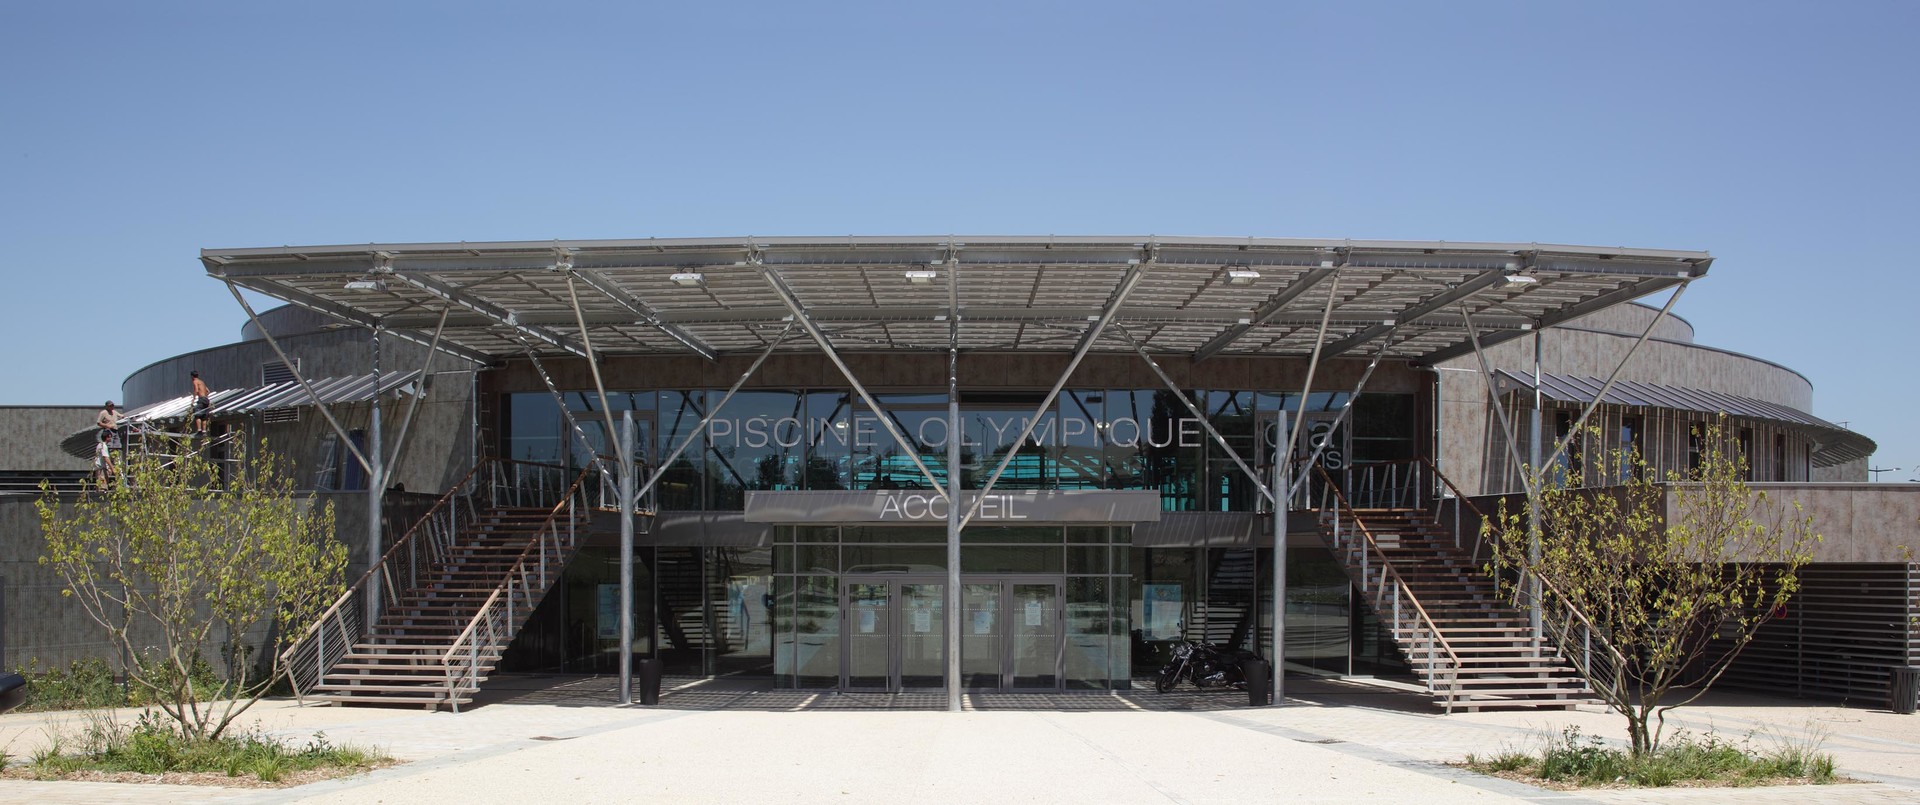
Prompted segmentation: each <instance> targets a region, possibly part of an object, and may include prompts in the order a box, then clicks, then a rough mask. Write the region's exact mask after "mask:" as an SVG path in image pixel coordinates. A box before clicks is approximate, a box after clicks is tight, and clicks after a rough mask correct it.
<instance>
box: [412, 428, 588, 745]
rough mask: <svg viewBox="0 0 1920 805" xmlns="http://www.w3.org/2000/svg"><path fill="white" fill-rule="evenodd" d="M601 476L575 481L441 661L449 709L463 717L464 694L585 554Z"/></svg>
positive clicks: (583, 476) (583, 474)
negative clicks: (594, 484) (592, 482)
mask: <svg viewBox="0 0 1920 805" xmlns="http://www.w3.org/2000/svg"><path fill="white" fill-rule="evenodd" d="M595 472H596V471H595V470H594V468H593V467H591V466H589V467H587V468H584V469H581V470H580V471H579V472H578V473H577V474H576V475H575V476H574V479H573V484H572V485H571V486H568V487H567V489H566V492H565V494H564V495H563V496H561V498H560V499H559V501H558V502H556V503H554V504H553V506H552V508H550V509H548V510H547V517H546V519H545V520H543V521H541V523H540V528H539V530H537V531H536V532H534V537H533V540H532V542H530V543H529V544H528V545H527V547H526V549H525V550H523V551H521V552H520V556H519V557H518V558H517V559H515V560H514V563H513V566H512V567H510V568H508V569H507V573H506V577H505V578H504V579H502V580H501V581H500V584H499V586H497V587H496V588H494V591H493V594H491V595H489V596H487V600H486V602H485V603H482V604H481V605H480V609H479V611H478V612H475V613H474V615H473V618H472V620H469V621H468V622H467V627H466V628H465V629H463V630H461V632H460V636H459V637H456V638H454V639H453V643H452V644H451V645H450V646H448V647H447V650H446V653H444V654H442V655H440V664H441V667H443V668H444V669H445V671H446V691H447V704H448V705H449V706H451V707H452V708H453V711H454V712H456V713H458V712H460V704H459V699H458V695H459V693H460V692H461V691H463V690H474V689H477V688H478V687H479V686H480V666H481V664H482V662H481V661H482V658H483V657H490V656H491V655H492V653H493V652H494V651H496V650H498V649H501V648H504V647H505V645H506V643H507V642H508V641H509V640H511V639H512V638H513V634H514V627H516V626H517V625H518V624H519V622H520V620H521V619H523V618H525V617H526V616H528V615H531V614H533V610H534V608H535V607H537V606H539V605H540V600H541V599H542V598H545V597H546V594H547V590H548V588H550V587H551V586H552V584H553V582H555V581H557V580H558V579H559V578H560V573H561V572H562V571H563V570H565V569H566V565H567V561H568V560H569V559H571V558H573V554H574V551H575V550H576V549H577V548H579V546H580V539H581V537H582V536H584V535H583V534H582V533H581V529H579V528H578V527H577V526H579V524H580V518H581V517H582V516H590V512H591V511H592V509H591V507H590V505H589V503H590V501H589V500H588V494H589V490H588V487H587V479H588V478H589V477H590V476H592V475H594V474H595ZM562 515H564V517H562Z"/></svg>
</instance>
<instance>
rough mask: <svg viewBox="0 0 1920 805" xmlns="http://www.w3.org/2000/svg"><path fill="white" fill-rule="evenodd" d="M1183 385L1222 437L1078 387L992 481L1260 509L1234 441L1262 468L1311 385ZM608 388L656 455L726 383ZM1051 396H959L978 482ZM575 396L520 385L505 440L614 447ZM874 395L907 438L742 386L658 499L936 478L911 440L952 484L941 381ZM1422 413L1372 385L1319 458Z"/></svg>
mask: <svg viewBox="0 0 1920 805" xmlns="http://www.w3.org/2000/svg"><path fill="white" fill-rule="evenodd" d="M1187 394H1188V396H1189V399H1190V401H1191V402H1193V404H1194V405H1195V407H1197V408H1199V409H1200V410H1201V411H1202V412H1203V413H1204V415H1205V416H1206V418H1207V421H1208V422H1209V423H1211V424H1212V425H1213V427H1214V428H1215V429H1216V430H1218V431H1219V432H1220V434H1221V436H1222V437H1224V438H1225V440H1226V442H1227V447H1226V448H1225V449H1223V448H1222V447H1221V446H1220V445H1219V444H1218V443H1216V442H1214V440H1213V439H1212V438H1211V437H1210V436H1209V435H1208V434H1207V433H1206V429H1205V427H1204V426H1203V425H1202V424H1201V423H1200V422H1199V421H1197V420H1195V419H1194V418H1193V414H1192V412H1191V411H1189V410H1188V409H1187V407H1186V406H1185V405H1184V404H1182V402H1181V400H1180V398H1179V397H1176V396H1175V395H1173V394H1172V393H1171V392H1168V391H1165V390H1160V391H1152V390H1128V389H1117V390H1116V389H1107V390H1086V389H1079V390H1067V391H1064V392H1063V393H1062V394H1061V395H1060V397H1059V399H1058V400H1057V405H1056V406H1055V408H1054V409H1053V410H1051V411H1049V412H1047V413H1046V414H1044V415H1043V416H1042V417H1041V419H1040V422H1039V423H1038V424H1036V425H1035V426H1034V429H1033V433H1032V434H1031V435H1030V436H1029V437H1028V438H1027V440H1026V442H1025V443H1024V444H1023V445H1019V446H1018V450H1017V451H1016V452H1015V453H1014V459H1013V461H1012V462H1011V463H1010V464H1009V465H1008V467H1007V470H1006V471H1005V473H1003V474H1002V476H1001V478H1000V480H999V481H998V483H997V484H996V488H999V489H1005V490H1020V489H1125V490H1147V491H1153V492H1157V493H1158V494H1159V495H1160V501H1161V508H1162V510H1164V511H1170V512H1172V511H1257V510H1260V509H1261V508H1262V505H1261V502H1260V501H1259V500H1258V499H1257V498H1258V493H1257V492H1256V491H1255V485H1254V484H1253V483H1252V482H1250V481H1249V480H1248V479H1247V478H1246V476H1245V474H1244V473H1243V472H1241V470H1240V468H1239V467H1238V466H1237V465H1236V464H1235V462H1234V461H1233V456H1236V455H1237V456H1238V457H1239V458H1240V459H1241V460H1243V461H1245V462H1246V463H1247V464H1248V466H1251V467H1263V466H1264V465H1265V464H1266V462H1265V461H1264V460H1262V455H1263V454H1264V453H1265V452H1267V451H1264V450H1259V449H1256V448H1257V445H1259V444H1262V440H1264V443H1265V444H1267V445H1269V446H1271V444H1272V442H1273V440H1274V437H1275V436H1276V435H1277V432H1278V426H1277V422H1278V420H1279V419H1280V418H1282V417H1289V416H1291V415H1292V414H1293V413H1294V412H1296V411H1297V410H1298V408H1299V406H1300V403H1301V398H1300V395H1298V394H1293V393H1275V392H1250V391H1218V390H1214V391H1193V392H1188V393H1187ZM608 396H609V400H608V403H609V405H610V406H611V407H612V408H613V409H614V411H615V413H616V414H618V412H619V411H621V410H624V409H632V410H633V411H634V412H635V421H636V424H637V425H638V427H639V429H640V436H641V437H642V444H641V449H640V453H641V456H642V458H643V460H644V461H646V462H648V463H647V466H648V467H649V468H650V467H652V466H653V465H652V462H653V461H657V460H659V459H663V458H664V457H665V456H666V454H668V453H670V452H671V451H672V450H673V448H674V447H675V446H677V445H678V444H679V443H680V441H681V440H683V439H685V438H687V437H688V436H689V435H690V434H695V429H696V426H697V425H698V424H699V423H700V421H701V419H702V417H703V416H704V415H705V413H706V412H707V410H708V408H709V406H710V405H711V404H712V403H715V402H718V401H719V397H720V392H717V391H707V390H669V391H658V392H653V391H647V392H610V393H609V395H608ZM1040 397H1041V395H1039V394H1038V393H1033V392H1017V393H1007V392H994V393H973V394H969V395H967V397H966V398H965V399H963V401H962V407H961V419H962V429H961V430H962V433H961V436H962V439H963V442H962V444H961V462H962V468H961V469H962V472H963V473H964V475H963V477H962V478H961V483H962V485H963V486H965V487H968V488H977V487H978V486H979V485H980V484H982V483H984V482H985V478H986V477H987V475H988V474H989V473H991V472H992V471H993V468H994V467H996V466H997V465H998V463H999V461H1000V460H1001V458H1003V457H1004V456H1006V455H1007V453H1008V452H1009V451H1013V450H1015V447H1016V445H1014V444H1013V441H1014V439H1015V438H1016V437H1017V436H1019V434H1020V431H1021V430H1022V429H1023V427H1024V425H1025V424H1026V422H1027V420H1028V418H1029V417H1031V416H1032V414H1033V409H1032V407H1031V406H1033V405H1034V404H1036V403H1038V401H1039V399H1040ZM566 399H567V407H568V409H569V411H570V412H571V413H572V414H573V416H574V419H575V421H576V422H577V423H578V424H579V426H580V429H581V431H583V432H584V434H585V438H586V442H585V443H581V439H580V437H579V436H577V435H576V434H574V433H573V431H572V429H571V428H569V427H567V425H566V422H565V420H564V419H563V417H562V416H561V413H560V411H559V409H558V407H557V406H556V405H555V403H554V401H553V398H552V396H551V395H548V394H544V393H523V394H511V395H506V400H505V404H504V406H503V408H504V411H503V414H502V417H501V426H502V429H503V433H502V438H501V444H500V450H501V454H502V455H504V456H506V457H508V458H514V459H519V460H523V461H535V462H542V463H554V464H561V465H572V466H584V465H585V464H586V462H587V460H588V458H589V456H590V455H591V454H592V453H595V452H598V453H601V454H603V455H610V454H611V452H612V450H611V446H610V443H609V442H608V441H607V435H606V433H605V425H604V424H603V419H604V417H603V415H602V414H601V412H600V411H599V407H600V402H599V398H598V395H597V394H594V393H591V392H569V393H567V395H566ZM877 399H878V401H879V403H880V405H881V407H882V408H883V409H885V412H886V414H885V415H886V416H887V417H888V419H890V420H891V421H892V423H893V424H894V425H895V426H896V427H897V428H898V429H899V431H900V432H901V433H902V434H903V435H904V436H905V437H906V438H907V440H908V441H909V442H910V443H911V446H910V448H903V447H901V446H900V445H898V444H896V443H895V442H894V440H893V438H892V437H891V436H890V435H889V434H888V433H887V431H886V428H885V427H884V426H883V425H882V424H881V421H880V418H879V416H880V415H879V414H876V413H875V412H873V411H870V410H868V409H867V408H866V407H865V406H864V405H861V404H860V403H859V402H858V401H857V400H855V399H853V398H852V397H851V395H849V394H847V393H846V392H842V391H837V390H835V391H829V390H820V391H777V390H776V391H743V392H740V393H738V394H736V395H735V396H734V398H733V399H732V400H731V401H729V402H728V404H727V407H726V409H725V410H723V411H722V412H721V415H720V416H718V417H716V418H715V419H713V420H712V421H711V422H709V424H708V425H707V427H706V429H705V430H704V431H702V432H700V433H698V434H696V435H694V440H693V442H692V444H691V445H690V446H689V448H688V449H687V450H686V451H685V452H684V453H682V455H681V456H679V457H678V458H677V459H675V460H674V462H673V463H672V466H669V467H667V468H666V470H665V472H664V473H663V474H662V476H661V479H660V482H659V483H658V484H657V486H656V491H655V495H656V499H657V501H658V505H659V507H660V508H661V509H665V510H680V511H738V510H740V509H741V508H742V507H743V506H744V504H745V493H746V492H748V491H752V490H788V489H795V490H841V489H925V488H927V486H928V478H927V476H926V474H924V473H922V472H921V471H920V468H919V467H917V466H915V465H914V462H913V457H914V456H915V455H917V456H918V457H919V459H920V460H921V461H922V462H923V463H924V464H925V465H926V467H927V469H928V470H929V471H931V473H932V475H933V480H934V481H935V482H938V483H940V484H941V485H943V486H944V485H945V484H946V472H947V468H946V444H947V441H948V434H947V426H948V423H947V410H946V396H945V395H944V394H935V393H892V394H882V395H879V396H878V398H877ZM1348 399H1349V396H1348V395H1347V394H1346V393H1345V392H1316V393H1314V394H1312V395H1310V396H1309V398H1308V399H1307V404H1308V406H1307V407H1308V415H1309V419H1310V422H1309V424H1310V425H1313V426H1314V427H1317V428H1322V429H1325V428H1327V427H1328V426H1329V425H1330V423H1331V422H1332V419H1333V417H1334V416H1336V415H1337V413H1338V412H1339V411H1340V409H1341V408H1342V407H1344V406H1345V405H1346V403H1347V401H1348ZM1414 413H1415V412H1414V401H1413V398H1412V396H1411V395H1405V394H1367V395H1362V396H1360V397H1358V398H1356V399H1355V400H1354V413H1353V415H1352V416H1353V422H1352V423H1351V424H1350V425H1349V426H1346V427H1343V428H1341V429H1340V432H1337V433H1324V434H1322V433H1319V432H1318V431H1316V432H1315V434H1310V438H1312V439H1321V440H1328V439H1330V440H1331V441H1330V443H1329V449H1328V450H1327V451H1326V452H1325V453H1324V454H1323V456H1322V464H1323V465H1324V466H1326V467H1328V468H1329V470H1331V471H1334V472H1336V473H1339V472H1342V471H1343V470H1345V469H1347V468H1349V467H1352V466H1353V465H1354V464H1355V463H1356V462H1357V463H1360V464H1363V465H1364V464H1369V463H1376V462H1393V461H1404V460H1407V459H1411V458H1413V457H1415V456H1416V455H1417V454H1418V453H1417V439H1416V438H1415V433H1416V432H1417V430H1418V423H1417V422H1416V421H1415V419H1414ZM1316 417H1317V418H1316ZM1348 429H1351V430H1352V432H1353V435H1352V437H1351V440H1350V443H1351V453H1352V454H1351V455H1348V451H1347V448H1348V444H1349V440H1348V439H1347V438H1346V437H1345V436H1344V432H1345V431H1346V430H1348ZM1316 434H1317V435H1316ZM1228 450H1231V451H1232V452H1231V454H1230V453H1229V452H1228Z"/></svg>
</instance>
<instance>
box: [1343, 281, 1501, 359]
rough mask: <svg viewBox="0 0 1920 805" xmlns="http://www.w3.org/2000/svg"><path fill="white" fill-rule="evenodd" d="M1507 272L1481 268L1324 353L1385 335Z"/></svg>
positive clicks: (1462, 296) (1485, 287) (1460, 298)
mask: <svg viewBox="0 0 1920 805" xmlns="http://www.w3.org/2000/svg"><path fill="white" fill-rule="evenodd" d="M1506 275H1507V269H1506V268H1496V269H1492V270H1490V271H1483V272H1480V273H1479V274H1476V275H1474V276H1473V277H1472V278H1470V279H1468V280H1466V281H1465V282H1462V283H1460V284H1459V285H1456V286H1454V287H1452V288H1450V289H1448V290H1446V291H1444V292H1442V293H1439V294H1436V295H1434V296H1433V297H1432V298H1430V299H1428V300H1426V301H1424V302H1421V303H1420V304H1417V305H1414V306H1413V307H1410V308H1407V309H1406V310H1402V311H1400V315H1398V316H1395V317H1394V318H1393V324H1376V325H1373V326H1371V327H1368V328H1366V329H1364V330H1361V331H1360V332H1357V333H1354V334H1353V335H1350V336H1347V337H1346V338H1342V339H1340V340H1338V341H1335V342H1333V343H1331V344H1328V345H1327V357H1329V358H1331V357H1334V356H1337V355H1341V354H1344V353H1346V352H1347V351H1348V350H1351V349H1353V348H1354V347H1357V346H1360V345H1361V344H1365V343H1367V342H1368V341H1372V340H1373V339H1375V338H1379V337H1380V336H1382V335H1385V334H1386V333H1387V331H1388V330H1389V329H1391V328H1393V327H1394V326H1396V325H1400V324H1411V323H1413V322H1415V321H1418V320H1419V319H1420V318H1421V317H1422V316H1425V315H1427V314H1429V313H1432V312H1434V311H1436V310H1440V309H1442V308H1445V307H1446V306H1448V305H1451V304H1453V303H1455V302H1459V301H1464V300H1466V299H1467V298H1468V297H1471V296H1473V295H1474V294H1477V293H1479V292H1481V291H1484V290H1486V289H1488V288H1491V287H1493V286H1495V285H1497V284H1499V283H1501V282H1502V281H1504V280H1505V278H1506Z"/></svg>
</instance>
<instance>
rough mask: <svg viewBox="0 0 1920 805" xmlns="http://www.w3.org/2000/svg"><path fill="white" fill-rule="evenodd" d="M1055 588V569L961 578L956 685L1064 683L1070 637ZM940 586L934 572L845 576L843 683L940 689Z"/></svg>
mask: <svg viewBox="0 0 1920 805" xmlns="http://www.w3.org/2000/svg"><path fill="white" fill-rule="evenodd" d="M1060 588H1061V580H1060V579H1058V578H1031V577H983V576H972V575H969V576H965V577H963V579H962V583H961V589H960V607H961V609H960V679H961V684H963V685H965V686H966V688H967V689H970V690H996V691H1053V690H1060V689H1061V662H1062V659H1063V652H1064V649H1065V646H1066V641H1065V639H1064V637H1065V634H1064V630H1062V629H1061V618H1062V597H1061V589H1060ZM945 590H946V585H945V584H944V583H942V582H941V581H938V580H933V579H923V578H914V577H885V576H848V577H845V581H844V583H843V585H842V590H841V612H842V615H843V617H844V619H845V624H844V627H843V631H842V634H844V635H846V640H845V642H844V643H843V645H844V651H845V652H846V655H845V657H844V658H843V661H842V663H841V668H842V669H844V670H843V671H842V673H841V679H840V687H841V689H842V690H850V691H889V692H891V691H899V690H910V689H915V688H919V689H927V688H944V687H945V685H946V620H945V618H944V617H943V604H944V592H945Z"/></svg>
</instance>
